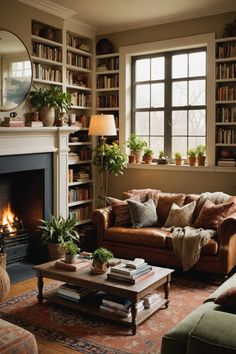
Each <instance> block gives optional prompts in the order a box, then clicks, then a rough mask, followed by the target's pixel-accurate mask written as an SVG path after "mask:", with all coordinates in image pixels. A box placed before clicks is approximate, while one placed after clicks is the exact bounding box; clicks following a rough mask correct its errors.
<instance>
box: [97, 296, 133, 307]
mask: <svg viewBox="0 0 236 354" xmlns="http://www.w3.org/2000/svg"><path fill="white" fill-rule="evenodd" d="M102 304H103V305H107V306H111V307H115V308H118V309H121V310H124V309H127V308H129V307H130V305H131V301H130V300H129V299H126V298H122V297H118V296H113V295H105V296H104V297H103V299H102Z"/></svg>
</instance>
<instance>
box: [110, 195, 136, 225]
mask: <svg viewBox="0 0 236 354" xmlns="http://www.w3.org/2000/svg"><path fill="white" fill-rule="evenodd" d="M132 199H135V200H137V201H139V200H140V198H139V196H137V195H136V196H133V197H132ZM107 202H108V204H109V205H110V206H111V207H112V211H113V214H114V223H115V225H116V226H122V225H131V224H132V221H131V216H130V211H129V206H128V203H127V200H120V199H117V198H112V197H107Z"/></svg>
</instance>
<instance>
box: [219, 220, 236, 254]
mask: <svg viewBox="0 0 236 354" xmlns="http://www.w3.org/2000/svg"><path fill="white" fill-rule="evenodd" d="M233 235H236V213H232V214H230V215H229V216H228V217H227V218H225V219H224V220H223V221H222V222H221V224H220V226H219V228H218V241H219V246H220V248H221V247H224V246H228V244H229V242H230V238H231V237H232V236H233Z"/></svg>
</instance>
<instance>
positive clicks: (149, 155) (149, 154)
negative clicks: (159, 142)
mask: <svg viewBox="0 0 236 354" xmlns="http://www.w3.org/2000/svg"><path fill="white" fill-rule="evenodd" d="M152 159H153V150H152V149H150V148H148V147H145V148H144V154H143V161H144V162H145V163H151V162H152Z"/></svg>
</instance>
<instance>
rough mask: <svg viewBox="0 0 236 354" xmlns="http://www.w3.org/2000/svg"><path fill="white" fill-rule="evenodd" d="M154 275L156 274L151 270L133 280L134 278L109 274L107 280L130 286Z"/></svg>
mask: <svg viewBox="0 0 236 354" xmlns="http://www.w3.org/2000/svg"><path fill="white" fill-rule="evenodd" d="M153 274H154V270H150V271H149V272H148V273H145V274H143V275H141V276H140V277H138V278H136V279H132V278H124V277H122V276H119V275H115V274H112V273H108V274H107V280H111V281H118V282H124V283H127V284H130V285H134V284H137V283H139V282H141V281H143V280H145V279H146V278H148V277H150V276H152V275H153Z"/></svg>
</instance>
